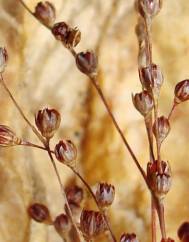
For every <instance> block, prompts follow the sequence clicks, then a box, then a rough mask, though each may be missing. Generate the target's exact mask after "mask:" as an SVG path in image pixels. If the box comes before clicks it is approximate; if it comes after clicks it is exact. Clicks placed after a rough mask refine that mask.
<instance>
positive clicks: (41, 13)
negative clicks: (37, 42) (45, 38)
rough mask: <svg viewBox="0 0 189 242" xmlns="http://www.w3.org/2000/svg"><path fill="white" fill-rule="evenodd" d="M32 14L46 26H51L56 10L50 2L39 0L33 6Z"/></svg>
mask: <svg viewBox="0 0 189 242" xmlns="http://www.w3.org/2000/svg"><path fill="white" fill-rule="evenodd" d="M34 15H35V17H36V18H38V19H39V20H40V21H41V22H42V23H43V24H45V25H47V26H49V27H50V26H52V24H53V23H54V21H55V18H56V10H55V7H54V6H53V5H52V3H50V2H48V1H45V2H39V3H38V4H37V6H36V7H35V12H34Z"/></svg>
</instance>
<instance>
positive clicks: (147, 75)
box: [139, 64, 164, 98]
mask: <svg viewBox="0 0 189 242" xmlns="http://www.w3.org/2000/svg"><path fill="white" fill-rule="evenodd" d="M139 76H140V81H141V84H142V87H143V88H144V89H146V90H147V91H148V92H150V93H151V92H152V93H153V94H154V96H155V97H156V98H157V97H159V93H160V89H161V86H162V85H163V79H164V78H163V74H162V72H161V69H160V67H159V66H158V65H156V64H152V65H149V66H147V67H141V68H139Z"/></svg>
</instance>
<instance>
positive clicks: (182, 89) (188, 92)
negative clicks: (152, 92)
mask: <svg viewBox="0 0 189 242" xmlns="http://www.w3.org/2000/svg"><path fill="white" fill-rule="evenodd" d="M187 100H189V79H186V80H184V81H181V82H179V83H178V84H177V85H176V87H175V102H176V103H181V102H185V101H187Z"/></svg>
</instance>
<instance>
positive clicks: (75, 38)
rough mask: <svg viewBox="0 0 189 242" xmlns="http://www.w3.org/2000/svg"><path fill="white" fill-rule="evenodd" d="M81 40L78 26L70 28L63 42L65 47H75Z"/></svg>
mask: <svg viewBox="0 0 189 242" xmlns="http://www.w3.org/2000/svg"><path fill="white" fill-rule="evenodd" d="M80 40H81V32H80V30H79V29H78V28H74V29H71V30H70V31H69V34H68V38H67V41H66V43H65V45H66V47H67V48H69V47H72V48H73V47H76V46H77V45H78V44H79V42H80Z"/></svg>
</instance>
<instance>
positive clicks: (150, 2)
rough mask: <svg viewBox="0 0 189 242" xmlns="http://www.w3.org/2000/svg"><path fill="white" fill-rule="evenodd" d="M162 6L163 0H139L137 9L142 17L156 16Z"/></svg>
mask: <svg viewBox="0 0 189 242" xmlns="http://www.w3.org/2000/svg"><path fill="white" fill-rule="evenodd" d="M161 8H162V0H137V1H136V9H137V11H138V12H139V13H140V15H141V16H142V17H146V16H148V17H154V16H155V15H157V14H158V13H159V11H160V10H161Z"/></svg>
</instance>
